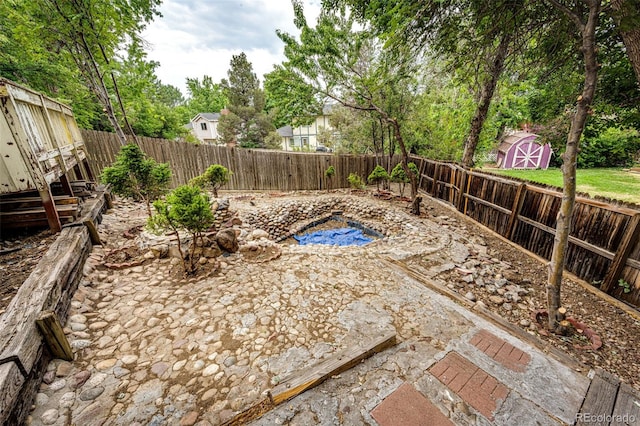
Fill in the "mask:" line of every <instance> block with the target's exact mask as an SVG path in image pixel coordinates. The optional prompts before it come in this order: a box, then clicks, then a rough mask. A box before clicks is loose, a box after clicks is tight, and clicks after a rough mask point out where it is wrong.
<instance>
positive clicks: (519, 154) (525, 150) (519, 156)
mask: <svg viewBox="0 0 640 426" xmlns="http://www.w3.org/2000/svg"><path fill="white" fill-rule="evenodd" d="M541 158H542V146H541V145H539V144H537V143H535V142H523V143H519V144H517V145H516V146H514V151H513V168H514V169H537V168H538V167H540V159H541Z"/></svg>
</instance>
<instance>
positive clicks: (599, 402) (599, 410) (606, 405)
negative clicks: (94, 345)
mask: <svg viewBox="0 0 640 426" xmlns="http://www.w3.org/2000/svg"><path fill="white" fill-rule="evenodd" d="M619 385H620V379H618V378H617V377H616V376H614V375H613V374H611V373H609V372H607V371H605V370H602V369H601V368H598V369H597V370H596V375H595V377H594V378H593V380H591V385H590V386H589V390H588V391H587V395H586V396H585V397H584V402H583V403H582V408H580V413H579V414H578V415H577V416H576V420H577V422H576V424H577V425H596V426H597V425H601V426H608V425H609V421H608V418H609V416H610V415H611V413H613V407H614V404H615V402H616V395H617V394H618V386H619Z"/></svg>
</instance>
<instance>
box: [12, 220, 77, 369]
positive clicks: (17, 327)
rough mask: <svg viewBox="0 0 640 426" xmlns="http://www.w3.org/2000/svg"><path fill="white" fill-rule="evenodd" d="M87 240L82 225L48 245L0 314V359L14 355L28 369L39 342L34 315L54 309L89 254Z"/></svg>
mask: <svg viewBox="0 0 640 426" xmlns="http://www.w3.org/2000/svg"><path fill="white" fill-rule="evenodd" d="M88 240H89V235H88V233H87V231H86V230H85V228H84V227H74V228H65V229H63V230H62V232H61V233H60V236H59V237H58V238H57V239H56V241H55V242H54V243H53V244H52V245H51V247H49V250H48V251H47V252H46V253H45V255H44V256H43V257H42V259H41V260H40V262H38V265H37V266H36V267H35V269H34V270H33V271H32V272H31V275H29V278H27V279H26V280H25V282H24V283H23V284H22V286H21V287H20V289H19V290H18V292H17V293H16V295H15V297H14V298H13V299H12V300H11V302H10V303H9V306H8V307H7V310H6V312H5V314H4V315H2V316H1V317H0V330H2V333H0V348H1V352H0V359H5V358H10V357H12V356H16V357H18V358H19V360H20V361H21V363H22V365H23V366H24V368H25V370H26V371H27V372H31V369H32V367H33V365H34V364H35V362H36V360H37V356H38V353H39V351H40V346H41V344H42V337H41V336H40V333H39V332H38V330H37V327H36V318H38V316H39V315H40V313H41V312H42V311H46V310H53V311H57V308H58V304H59V300H60V297H61V295H62V294H64V293H65V292H66V291H67V289H68V285H69V279H70V278H72V277H74V276H78V277H79V275H78V274H77V271H78V270H81V267H82V264H83V263H84V260H85V259H86V256H87V254H88V247H89V241H88Z"/></svg>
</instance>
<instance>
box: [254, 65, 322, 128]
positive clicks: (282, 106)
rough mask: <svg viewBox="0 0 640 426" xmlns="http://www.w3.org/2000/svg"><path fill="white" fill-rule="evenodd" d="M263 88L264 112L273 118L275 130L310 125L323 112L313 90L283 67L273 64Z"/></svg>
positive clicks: (300, 78) (298, 76) (266, 75)
mask: <svg viewBox="0 0 640 426" xmlns="http://www.w3.org/2000/svg"><path fill="white" fill-rule="evenodd" d="M264 89H265V92H266V106H265V109H266V110H267V111H269V113H270V114H272V115H273V119H274V123H273V124H274V125H275V126H276V127H282V126H286V125H292V126H294V127H295V126H300V125H308V124H311V123H312V122H313V119H314V118H315V116H317V115H318V112H319V111H322V103H321V102H320V100H319V99H318V96H317V93H316V90H315V89H314V88H313V87H312V86H311V85H309V84H308V83H307V82H306V81H305V80H304V78H302V77H301V76H300V75H297V74H294V73H291V72H289V71H288V70H287V69H285V68H284V67H283V66H282V65H275V66H274V69H273V71H271V72H270V73H268V74H265V76H264Z"/></svg>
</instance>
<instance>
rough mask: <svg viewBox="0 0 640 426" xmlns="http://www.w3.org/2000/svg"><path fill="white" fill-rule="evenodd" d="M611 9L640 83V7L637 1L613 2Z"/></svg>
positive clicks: (623, 0) (622, 0)
mask: <svg viewBox="0 0 640 426" xmlns="http://www.w3.org/2000/svg"><path fill="white" fill-rule="evenodd" d="M611 7H612V9H613V11H614V14H613V17H614V20H615V23H616V27H617V28H618V31H620V36H622V42H623V43H624V47H625V48H626V50H627V56H628V57H629V61H631V65H632V66H633V71H634V72H635V74H636V80H637V81H638V83H640V24H638V22H639V20H640V5H639V4H638V2H637V1H635V0H613V1H612V2H611Z"/></svg>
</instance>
